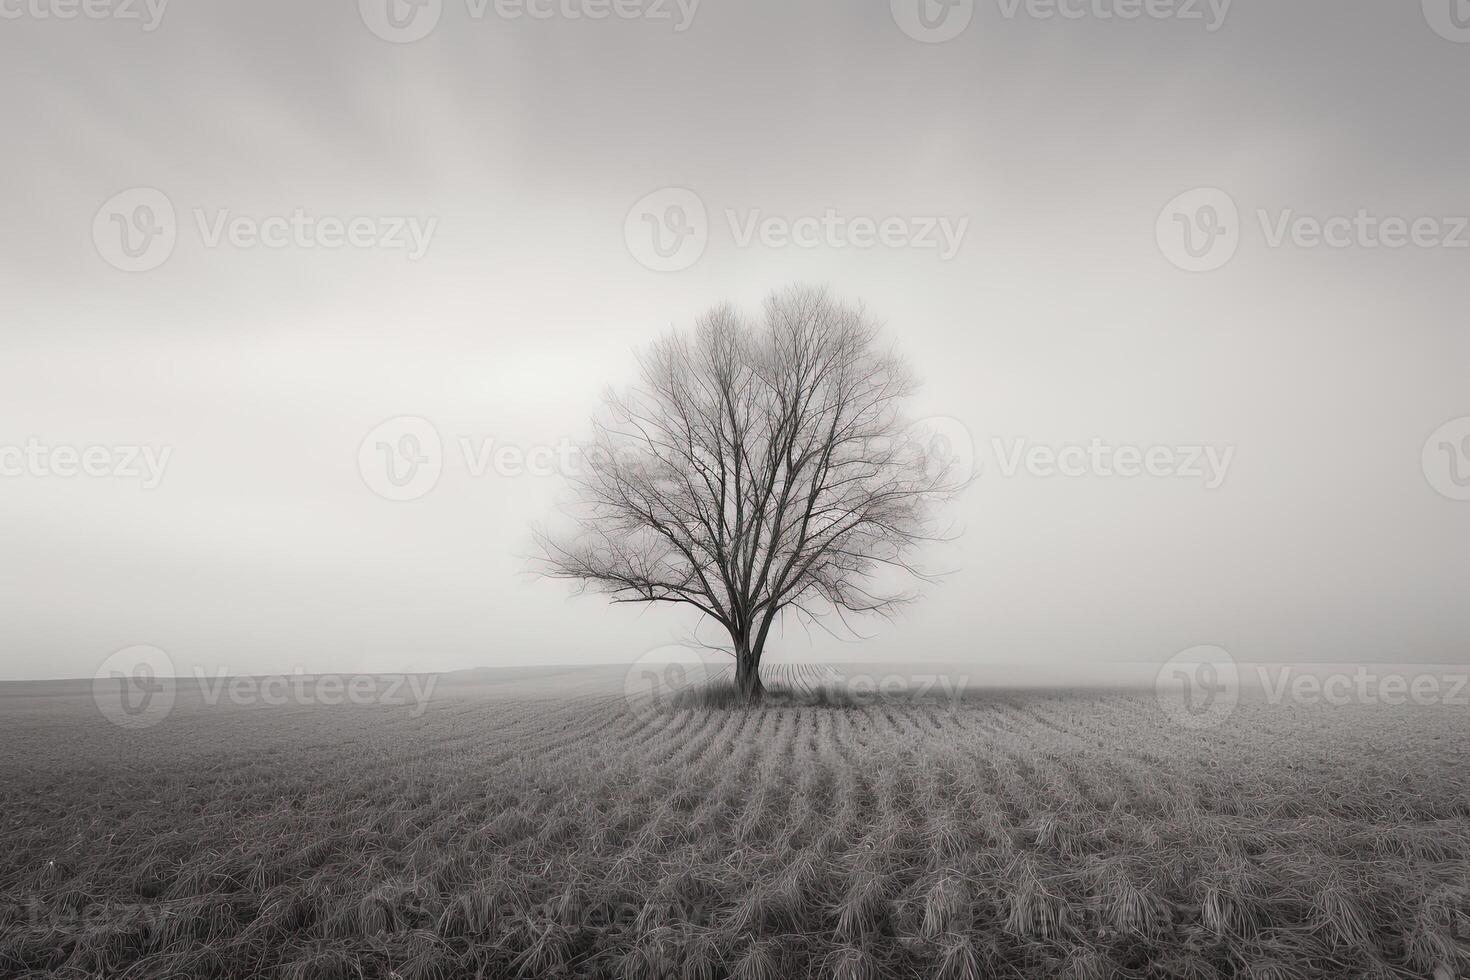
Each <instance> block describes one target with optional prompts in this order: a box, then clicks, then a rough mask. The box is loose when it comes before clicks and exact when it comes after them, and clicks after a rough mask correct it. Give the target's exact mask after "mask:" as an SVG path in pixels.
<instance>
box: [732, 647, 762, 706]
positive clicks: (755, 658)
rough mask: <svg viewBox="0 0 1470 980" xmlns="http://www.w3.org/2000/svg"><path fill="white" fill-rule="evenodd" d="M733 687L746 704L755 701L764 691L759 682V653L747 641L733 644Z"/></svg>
mask: <svg viewBox="0 0 1470 980" xmlns="http://www.w3.org/2000/svg"><path fill="white" fill-rule="evenodd" d="M735 689H736V690H737V691H739V692H740V697H741V700H743V701H745V702H746V703H747V704H754V703H756V702H757V701H759V700H760V699H761V696H762V695H764V694H765V693H766V689H765V687H764V686H763V685H762V684H761V655H760V653H759V652H758V651H755V650H752V649H751V647H750V644H749V643H748V642H744V643H742V642H737V643H736V644H735Z"/></svg>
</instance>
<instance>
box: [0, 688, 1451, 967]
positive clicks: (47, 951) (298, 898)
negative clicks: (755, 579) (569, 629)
mask: <svg viewBox="0 0 1470 980" xmlns="http://www.w3.org/2000/svg"><path fill="white" fill-rule="evenodd" d="M624 673H625V671H624V670H622V669H617V670H613V669H610V668H601V669H595V670H584V671H576V670H573V671H567V670H562V671H556V670H546V671H539V672H538V671H526V672H522V673H521V674H518V675H510V674H506V675H502V676H496V675H494V674H493V673H491V672H476V673H473V674H471V675H461V676H458V677H453V678H446V679H445V680H444V683H442V684H441V685H439V686H438V688H437V689H436V690H435V693H434V697H433V699H432V701H430V702H429V703H427V704H425V705H411V704H399V705H385V704H361V705H354V704H343V705H338V706H322V705H301V704H288V705H282V706H275V707H267V706H259V707H257V706H236V705H230V704H224V703H216V704H209V703H207V702H206V701H204V700H202V699H200V698H198V697H197V696H195V695H191V694H189V693H188V692H187V691H183V692H181V693H180V695H179V698H178V701H177V704H176V705H175V707H174V709H173V711H172V712H171V713H170V714H169V715H168V717H167V718H166V719H164V720H163V721H161V722H160V723H159V724H157V725H155V726H153V727H150V728H146V729H141V730H137V731H124V730H121V729H119V728H118V727H116V726H114V725H112V724H110V723H109V722H108V721H106V720H105V719H104V718H103V717H102V716H101V714H100V713H99V712H98V711H97V709H96V706H95V705H94V704H93V702H92V700H91V697H90V694H89V690H90V686H89V685H71V686H67V685H65V684H60V685H57V684H51V685H39V686H31V687H26V686H24V685H19V686H13V687H10V688H8V689H6V690H3V691H0V741H3V744H4V745H5V747H6V751H5V753H4V754H3V756H0V778H3V781H4V785H5V787H6V792H5V794H4V798H3V801H0V900H3V904H0V976H5V977H11V976H25V975H28V974H29V975H36V976H58V977H93V976H106V977H127V978H140V980H142V978H147V980H158V978H166V977H189V978H207V977H286V978H298V977H299V978H308V977H310V978H328V980H330V978H357V977H383V978H392V977H397V978H403V980H421V978H430V980H432V978H451V977H477V976H478V977H486V978H500V977H528V978H548V977H627V978H633V980H655V978H659V980H662V978H680V980H684V978H696V980H697V978H706V977H707V978H718V977H738V978H752V980H778V978H789V977H801V976H824V977H827V976H830V977H837V978H847V980H865V978H874V980H877V978H880V977H882V978H886V977H899V978H903V977H941V978H956V980H961V978H964V980H979V978H982V977H1016V978H1022V977H1024V978H1037V977H1053V976H1068V977H1081V978H1107V977H1160V978H1163V977H1199V978H1208V977H1273V978H1294V977H1420V978H1429V977H1437V978H1440V980H1449V978H1453V977H1460V976H1466V975H1467V973H1470V766H1467V748H1470V726H1467V724H1466V720H1467V719H1466V717H1465V712H1464V710H1463V709H1460V708H1450V707H1439V708H1427V707H1422V708H1421V707H1399V708H1395V707H1388V706H1381V705H1357V706H1352V707H1332V706H1313V707H1305V706H1284V705H1270V704H1266V703H1263V702H1260V701H1258V700H1253V699H1247V700H1246V701H1245V702H1243V703H1242V704H1241V705H1240V706H1239V707H1238V708H1237V710H1236V711H1235V712H1234V713H1233V714H1232V715H1231V716H1230V717H1229V718H1228V719H1227V720H1226V721H1225V722H1224V723H1222V724H1220V725H1219V726H1217V727H1214V728H1210V729H1205V730H1193V729H1190V728H1186V727H1183V726H1181V725H1179V724H1177V723H1175V722H1174V721H1172V720H1171V719H1170V718H1169V717H1168V715H1167V714H1166V713H1165V712H1164V711H1163V710H1161V708H1160V706H1159V705H1158V704H1157V703H1156V700H1155V698H1154V696H1153V694H1152V692H1131V693H1130V692H1119V691H1112V692H1100V691H1067V690H1037V691H1026V690H1006V691H999V690H981V689H974V688H972V689H970V690H969V691H967V692H966V693H965V694H964V696H962V697H947V696H943V695H942V694H941V695H939V696H931V694H926V695H924V696H918V695H915V694H910V695H909V696H905V697H891V698H887V699H873V700H871V701H869V702H868V703H862V704H856V705H852V704H848V705H837V706H833V705H826V704H824V705H814V704H787V703H775V704H771V705H769V706H766V707H763V708H759V709H755V710H745V709H740V708H728V707H709V706H702V705H698V704H693V705H687V706H685V707H676V706H671V705H670V704H652V705H649V704H644V703H638V702H635V701H630V700H629V699H628V698H627V697H626V696H625V695H624V693H623V691H622V684H623V679H624ZM786 676H787V677H788V679H789V680H790V681H792V682H793V683H797V682H799V681H800V680H801V678H802V677H807V678H808V681H811V680H813V679H814V678H815V679H817V680H819V678H816V675H812V674H810V673H809V672H802V671H798V670H790V671H787V675H786ZM931 693H932V692H931Z"/></svg>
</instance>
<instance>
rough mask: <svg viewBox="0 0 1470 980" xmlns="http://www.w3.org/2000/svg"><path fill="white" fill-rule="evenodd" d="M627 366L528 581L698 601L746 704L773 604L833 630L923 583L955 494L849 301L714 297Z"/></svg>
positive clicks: (633, 597) (892, 370)
mask: <svg viewBox="0 0 1470 980" xmlns="http://www.w3.org/2000/svg"><path fill="white" fill-rule="evenodd" d="M639 366H640V368H641V371H640V374H641V381H640V383H639V384H638V385H636V386H635V387H633V388H631V389H629V390H627V391H624V392H622V393H615V392H609V393H608V394H607V395H606V396H605V411H604V412H603V413H602V414H601V415H600V416H599V418H597V419H596V420H594V429H595V436H594V439H593V442H592V443H591V444H590V445H588V446H587V447H585V448H584V452H583V467H582V471H581V473H580V474H579V475H578V476H577V477H576V478H575V480H574V487H575V498H576V502H575V504H574V508H573V512H574V514H575V516H576V517H577V519H578V530H577V531H576V532H575V533H573V534H571V535H569V536H566V537H557V536H553V535H550V534H547V533H545V532H538V535H537V538H538V543H539V546H540V550H541V552H542V565H543V571H544V573H545V574H547V575H549V576H551V577H553V578H564V579H573V580H576V581H578V582H580V583H581V584H582V586H583V587H584V588H588V589H592V590H595V591H599V592H603V593H606V594H607V595H609V596H611V598H612V601H614V602H646V603H654V602H668V603H681V604H686V605H689V606H693V607H694V608H696V609H698V610H699V611H700V612H702V613H703V614H704V615H705V616H708V617H710V618H711V619H713V620H715V621H717V622H718V623H719V624H720V625H721V626H722V627H724V629H725V630H726V631H728V632H729V635H730V641H731V648H732V652H733V654H734V657H735V680H736V686H737V688H738V690H739V691H740V693H741V694H742V695H743V697H744V698H745V699H747V700H755V699H758V698H760V696H761V695H762V693H763V691H764V688H763V686H762V684H761V680H760V663H761V655H762V653H763V652H764V650H765V646H766V638H767V636H768V635H769V633H770V629H771V625H772V623H773V622H774V621H775V620H776V619H777V617H778V616H780V615H781V614H782V612H783V610H793V611H794V612H795V613H796V614H797V615H799V616H802V617H803V618H807V619H809V620H815V619H816V618H817V617H819V616H821V615H823V614H824V613H829V612H831V611H833V610H835V611H836V612H837V613H838V615H839V616H840V617H844V622H845V613H848V612H852V613H874V614H878V615H885V616H886V615H891V614H892V613H893V612H894V611H895V610H896V609H897V608H898V607H899V606H900V605H901V604H903V603H905V602H907V601H910V600H911V599H913V598H914V593H912V592H910V591H904V590H901V589H900V588H898V586H897V584H896V583H895V582H894V581H893V580H894V579H898V578H909V579H912V578H918V579H920V580H926V579H927V578H928V576H927V575H926V574H925V573H924V572H922V571H921V570H920V569H919V568H917V567H916V566H915V565H914V564H913V560H912V557H913V551H914V549H915V546H916V545H917V544H918V543H920V542H921V541H923V540H926V539H930V538H932V537H933V535H932V534H931V533H930V531H929V527H928V524H929V517H930V511H931V507H930V505H931V504H932V503H934V502H935V501H937V500H939V499H941V498H943V497H945V496H947V495H949V494H951V493H953V492H954V491H955V490H956V489H958V487H957V485H956V483H955V482H954V480H953V479H952V476H951V473H950V467H949V466H948V465H947V462H946V461H945V460H942V459H936V458H935V454H934V453H932V452H930V450H929V447H928V446H926V445H925V444H924V442H923V440H922V439H915V438H913V437H912V435H911V432H910V430H909V429H908V427H907V426H906V423H905V421H904V419H903V416H902V415H901V412H900V408H901V403H902V402H903V401H904V399H905V398H906V396H907V395H908V394H909V393H910V391H911V390H912V388H913V383H912V380H911V377H910V375H909V373H908V371H907V370H906V369H905V368H904V366H903V364H902V363H901V362H900V361H899V360H898V358H897V357H896V356H894V355H893V354H892V353H890V352H888V351H885V350H881V349H879V347H878V345H877V327H876V325H875V324H874V323H873V321H872V320H871V319H870V318H869V317H868V316H867V315H866V314H865V312H864V311H863V310H862V309H861V308H857V307H851V306H847V305H843V304H841V303H839V302H837V301H835V300H834V299H833V298H832V297H831V296H830V295H829V294H828V292H827V291H826V290H822V289H810V288H792V289H788V290H785V291H782V292H779V293H775V294H773V295H771V296H770V297H768V298H767V300H766V301H765V307H764V316H763V317H762V318H761V319H760V320H759V321H755V320H752V319H750V318H748V317H746V316H744V315H742V314H741V313H740V312H738V311H737V310H735V309H734V308H732V307H730V306H728V305H724V306H718V307H715V308H714V309H712V310H710V311H709V312H708V313H707V314H705V315H704V316H703V317H702V318H701V319H700V320H699V321H698V323H697V325H696V327H695V329H694V330H693V331H692V332H689V333H673V334H670V335H668V336H665V337H664V338H663V339H661V340H659V341H657V342H655V343H654V344H653V345H652V346H651V347H650V348H649V349H648V350H647V351H646V352H644V353H643V354H642V355H641V356H640V358H639ZM885 583H886V584H885Z"/></svg>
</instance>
